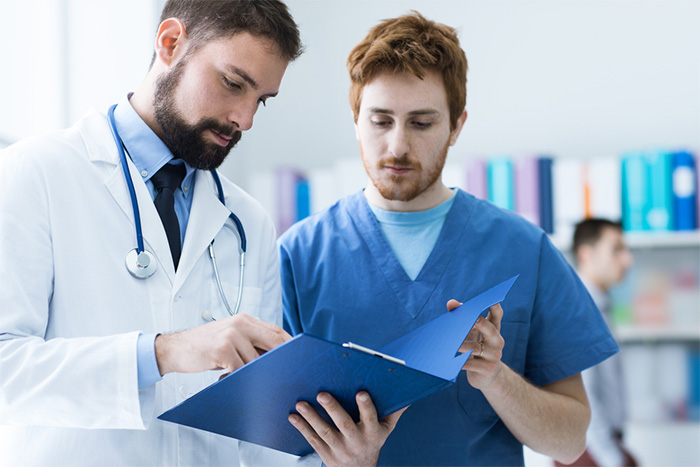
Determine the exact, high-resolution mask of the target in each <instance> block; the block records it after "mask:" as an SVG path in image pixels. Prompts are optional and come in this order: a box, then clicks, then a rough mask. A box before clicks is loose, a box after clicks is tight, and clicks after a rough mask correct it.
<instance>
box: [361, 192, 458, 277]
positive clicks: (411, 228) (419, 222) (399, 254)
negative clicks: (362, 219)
mask: <svg viewBox="0 0 700 467" xmlns="http://www.w3.org/2000/svg"><path fill="white" fill-rule="evenodd" d="M456 193H457V192H456V191H454V192H453V194H452V196H451V197H450V199H448V200H447V201H444V202H442V203H440V204H438V205H437V206H435V207H434V208H431V209H428V210H426V211H415V212H396V211H386V210H384V209H382V208H378V207H377V206H374V205H372V204H370V205H369V207H370V209H372V212H373V213H374V215H375V217H376V218H377V222H379V226H380V227H381V229H382V232H383V233H384V236H385V237H386V239H387V241H388V242H389V245H391V249H392V250H393V251H394V254H395V255H396V258H397V259H398V260H399V263H401V266H403V269H404V271H406V274H407V275H408V277H410V278H411V280H416V277H418V274H420V271H421V269H423V265H424V264H425V262H426V260H427V259H428V256H430V252H431V251H433V247H434V246H435V243H436V242H437V239H438V237H439V236H440V231H441V230H442V226H443V225H444V224H445V218H447V213H448V212H450V209H451V208H452V203H454V200H455V194H456Z"/></svg>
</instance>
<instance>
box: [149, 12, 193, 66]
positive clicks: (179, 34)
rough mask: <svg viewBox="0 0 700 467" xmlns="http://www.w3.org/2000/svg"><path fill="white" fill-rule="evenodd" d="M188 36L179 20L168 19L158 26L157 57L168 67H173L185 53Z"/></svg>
mask: <svg viewBox="0 0 700 467" xmlns="http://www.w3.org/2000/svg"><path fill="white" fill-rule="evenodd" d="M186 43H187V35H186V34H185V25H184V24H182V21H180V20H179V19H177V18H168V19H166V20H165V21H163V22H162V23H160V26H158V33H157V34H156V44H155V48H156V56H157V59H158V60H160V61H161V62H162V63H163V64H165V65H166V66H168V67H169V66H171V65H172V64H173V63H174V62H176V61H177V59H178V58H179V57H180V56H181V55H182V54H183V53H184V50H185V44H186Z"/></svg>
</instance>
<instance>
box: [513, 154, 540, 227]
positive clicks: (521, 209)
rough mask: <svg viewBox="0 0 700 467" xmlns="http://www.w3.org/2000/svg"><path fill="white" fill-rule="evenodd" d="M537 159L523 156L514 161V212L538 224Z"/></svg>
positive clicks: (538, 190) (538, 189)
mask: <svg viewBox="0 0 700 467" xmlns="http://www.w3.org/2000/svg"><path fill="white" fill-rule="evenodd" d="M539 186H540V181H539V159H538V158H537V157H534V156H525V157H521V158H519V159H516V161H515V212H517V213H518V214H519V215H520V216H522V217H524V218H525V219H527V220H528V221H530V222H531V223H533V224H535V225H540V188H539Z"/></svg>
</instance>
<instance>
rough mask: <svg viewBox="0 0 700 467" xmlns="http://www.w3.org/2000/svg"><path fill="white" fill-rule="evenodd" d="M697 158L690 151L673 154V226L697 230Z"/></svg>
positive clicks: (675, 228) (677, 228)
mask: <svg viewBox="0 0 700 467" xmlns="http://www.w3.org/2000/svg"><path fill="white" fill-rule="evenodd" d="M696 173H697V172H696V171H695V159H694V158H693V155H692V154H691V153H689V152H677V153H675V154H673V176H672V177H673V183H672V184H673V213H674V216H673V221H674V223H673V228H674V230H695V229H696V228H697V227H698V222H697V218H696V217H697V216H696V215H697V213H696V206H697V196H698V194H697V180H695V174H696Z"/></svg>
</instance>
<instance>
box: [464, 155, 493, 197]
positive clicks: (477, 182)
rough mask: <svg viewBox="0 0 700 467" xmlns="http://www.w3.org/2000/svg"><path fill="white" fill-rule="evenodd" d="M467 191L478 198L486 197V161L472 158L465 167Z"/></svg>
mask: <svg viewBox="0 0 700 467" xmlns="http://www.w3.org/2000/svg"><path fill="white" fill-rule="evenodd" d="M465 191H466V192H467V193H470V194H472V195H474V196H475V197H476V198H479V199H488V198H489V195H488V180H487V176H486V163H485V162H484V161H483V160H481V159H473V160H472V161H471V162H470V163H469V165H468V167H467V189H466V190H465Z"/></svg>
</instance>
